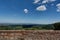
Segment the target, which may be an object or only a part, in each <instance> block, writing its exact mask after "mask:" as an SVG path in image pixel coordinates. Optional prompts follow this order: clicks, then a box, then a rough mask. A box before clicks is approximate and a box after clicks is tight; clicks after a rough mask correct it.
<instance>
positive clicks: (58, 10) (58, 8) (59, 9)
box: [56, 3, 60, 12]
mask: <svg viewBox="0 0 60 40" xmlns="http://www.w3.org/2000/svg"><path fill="white" fill-rule="evenodd" d="M56 6H57V12H60V3H58V4H57V5H56Z"/></svg>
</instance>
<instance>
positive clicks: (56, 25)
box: [0, 23, 60, 30]
mask: <svg viewBox="0 0 60 40" xmlns="http://www.w3.org/2000/svg"><path fill="white" fill-rule="evenodd" d="M0 30H60V23H54V24H48V25H39V24H29V25H13V24H12V25H10V24H9V25H0Z"/></svg>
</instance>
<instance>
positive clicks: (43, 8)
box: [36, 5, 47, 11]
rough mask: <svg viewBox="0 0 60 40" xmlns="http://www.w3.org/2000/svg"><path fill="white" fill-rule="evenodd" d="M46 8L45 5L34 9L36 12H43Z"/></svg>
mask: <svg viewBox="0 0 60 40" xmlns="http://www.w3.org/2000/svg"><path fill="white" fill-rule="evenodd" d="M46 9H47V8H46V6H45V5H41V6H38V7H37V8H36V10H38V11H45V10H46Z"/></svg>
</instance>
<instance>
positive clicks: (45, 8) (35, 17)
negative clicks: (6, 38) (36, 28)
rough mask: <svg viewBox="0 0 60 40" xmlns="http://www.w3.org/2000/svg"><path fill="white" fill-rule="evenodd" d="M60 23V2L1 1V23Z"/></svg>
mask: <svg viewBox="0 0 60 40" xmlns="http://www.w3.org/2000/svg"><path fill="white" fill-rule="evenodd" d="M55 22H60V0H0V23H32V24H51V23H55Z"/></svg>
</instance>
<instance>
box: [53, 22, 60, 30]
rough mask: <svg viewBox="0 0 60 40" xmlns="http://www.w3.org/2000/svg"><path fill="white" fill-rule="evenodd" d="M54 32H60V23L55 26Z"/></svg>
mask: <svg viewBox="0 0 60 40" xmlns="http://www.w3.org/2000/svg"><path fill="white" fill-rule="evenodd" d="M53 25H54V30H60V22H58V23H55V24H53Z"/></svg>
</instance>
